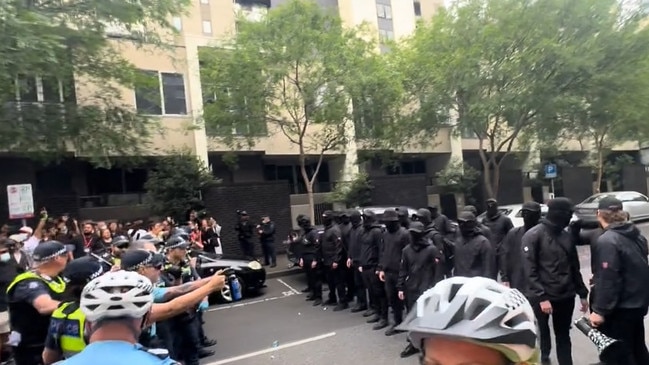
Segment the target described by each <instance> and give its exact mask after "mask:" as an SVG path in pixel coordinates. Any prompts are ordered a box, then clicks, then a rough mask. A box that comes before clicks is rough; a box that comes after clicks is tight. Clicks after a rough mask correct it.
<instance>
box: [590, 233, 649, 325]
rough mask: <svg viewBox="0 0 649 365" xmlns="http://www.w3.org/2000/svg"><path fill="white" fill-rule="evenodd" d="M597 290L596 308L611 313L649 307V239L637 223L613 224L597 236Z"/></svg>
mask: <svg viewBox="0 0 649 365" xmlns="http://www.w3.org/2000/svg"><path fill="white" fill-rule="evenodd" d="M596 251H597V255H596V256H597V265H596V266H597V267H599V270H598V271H597V273H596V274H595V277H594V282H595V289H596V290H597V292H596V295H595V296H594V297H595V298H594V301H593V303H592V307H593V311H594V312H595V313H597V314H600V315H604V316H605V315H607V314H609V313H611V312H612V311H613V310H614V309H643V310H645V313H646V310H647V307H649V287H647V283H649V263H648V262H647V254H648V253H649V252H648V251H649V249H648V247H647V239H646V238H644V237H643V236H642V235H640V231H639V230H638V228H637V227H636V226H635V225H634V224H633V223H623V224H617V225H611V226H609V227H608V228H607V229H606V230H605V231H604V233H603V234H602V235H601V236H600V237H599V239H598V240H597V245H596Z"/></svg>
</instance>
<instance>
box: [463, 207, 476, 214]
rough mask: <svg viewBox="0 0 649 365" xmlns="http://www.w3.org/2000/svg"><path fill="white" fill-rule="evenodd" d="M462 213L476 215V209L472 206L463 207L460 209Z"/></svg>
mask: <svg viewBox="0 0 649 365" xmlns="http://www.w3.org/2000/svg"><path fill="white" fill-rule="evenodd" d="M462 211H463V212H471V213H473V215H476V214H478V208H476V207H475V206H474V205H465V206H464V208H462Z"/></svg>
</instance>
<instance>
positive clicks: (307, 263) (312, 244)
mask: <svg viewBox="0 0 649 365" xmlns="http://www.w3.org/2000/svg"><path fill="white" fill-rule="evenodd" d="M297 224H298V225H299V226H300V228H302V235H301V236H300V237H299V238H298V240H299V242H300V243H301V245H300V248H299V253H300V267H301V268H303V269H304V271H305V272H306V278H307V281H308V282H309V289H310V290H311V293H310V294H309V295H308V296H307V298H306V300H307V301H313V306H314V307H315V306H318V305H321V304H322V277H321V276H322V272H321V269H322V268H321V266H322V257H321V255H322V250H321V248H320V237H319V236H320V235H319V234H318V231H317V230H316V229H315V228H314V227H313V226H312V225H311V219H310V218H309V217H307V216H305V215H300V216H299V217H298V222H297Z"/></svg>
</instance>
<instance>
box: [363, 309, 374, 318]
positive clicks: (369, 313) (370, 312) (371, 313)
mask: <svg viewBox="0 0 649 365" xmlns="http://www.w3.org/2000/svg"><path fill="white" fill-rule="evenodd" d="M375 314H376V311H374V309H372V308H370V309H368V310H366V311H365V313H363V317H371V316H373V315H375Z"/></svg>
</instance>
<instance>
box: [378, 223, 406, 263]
mask: <svg viewBox="0 0 649 365" xmlns="http://www.w3.org/2000/svg"><path fill="white" fill-rule="evenodd" d="M409 243H410V233H409V232H408V230H406V229H405V228H403V227H401V226H400V227H399V229H398V230H397V231H396V232H389V231H387V230H386V231H385V232H384V233H383V246H382V247H381V252H380V258H379V270H382V271H385V272H390V273H394V274H398V273H399V267H400V265H401V253H402V252H403V249H404V248H405V247H406V246H407V245H408V244H409Z"/></svg>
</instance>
